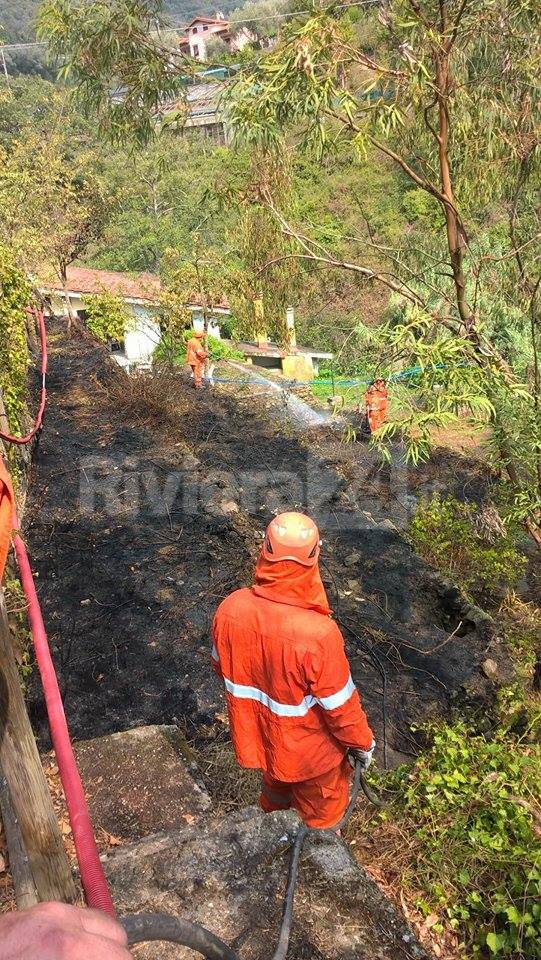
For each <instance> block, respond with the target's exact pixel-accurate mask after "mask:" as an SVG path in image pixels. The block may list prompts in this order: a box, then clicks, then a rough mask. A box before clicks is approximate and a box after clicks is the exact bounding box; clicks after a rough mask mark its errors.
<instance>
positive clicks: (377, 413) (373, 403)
mask: <svg viewBox="0 0 541 960" xmlns="http://www.w3.org/2000/svg"><path fill="white" fill-rule="evenodd" d="M364 402H365V405H366V415H367V417H368V423H369V425H370V433H375V432H376V430H378V429H379V427H381V426H382V425H383V424H384V423H385V421H386V419H387V408H388V406H389V394H388V392H387V388H386V386H385V380H384V379H383V377H378V378H377V379H376V380H374V382H373V383H372V384H371V385H370V386H369V388H368V390H367V391H366V393H365V395H364Z"/></svg>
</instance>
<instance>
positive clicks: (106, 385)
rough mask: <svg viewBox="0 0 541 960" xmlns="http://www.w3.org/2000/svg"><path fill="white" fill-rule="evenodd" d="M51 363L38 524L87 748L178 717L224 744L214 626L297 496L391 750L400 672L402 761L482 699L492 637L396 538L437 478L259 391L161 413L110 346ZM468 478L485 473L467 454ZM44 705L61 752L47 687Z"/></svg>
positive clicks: (57, 354)
mask: <svg viewBox="0 0 541 960" xmlns="http://www.w3.org/2000/svg"><path fill="white" fill-rule="evenodd" d="M50 352H51V360H50V378H49V408H48V416H47V421H46V427H45V431H44V434H43V437H42V440H41V445H40V450H39V454H38V458H37V461H36V464H35V466H34V471H33V477H32V483H31V492H30V498H29V502H28V511H27V525H28V531H27V533H28V538H29V543H30V549H31V555H32V557H33V561H34V568H35V569H36V570H37V572H38V575H39V580H38V582H39V584H40V597H41V600H42V603H43V609H44V614H45V619H46V624H47V627H48V631H49V636H50V639H51V642H52V645H53V649H54V654H55V659H56V662H57V665H58V668H59V675H60V677H61V682H62V686H63V689H64V693H65V697H66V709H67V714H68V717H69V722H70V726H71V729H72V732H73V734H74V736H75V738H76V739H88V738H90V737H93V736H96V735H99V734H103V733H108V732H112V731H118V730H124V729H127V728H129V727H133V726H138V725H143V724H151V723H178V722H181V723H182V722H184V723H186V725H187V726H188V728H190V729H191V731H192V732H193V731H195V734H196V735H197V736H198V737H200V738H205V737H207V738H209V739H212V738H213V737H214V736H215V733H216V730H215V725H214V718H215V713H216V711H222V710H223V700H222V694H221V690H220V687H219V685H218V683H217V681H216V680H215V678H214V676H213V674H212V671H211V670H210V668H209V663H208V642H209V629H210V623H211V618H212V615H213V612H214V610H215V608H216V606H217V604H218V603H219V601H220V599H221V598H222V597H223V596H224V595H225V594H226V593H228V592H229V591H230V590H232V589H234V588H236V587H238V586H241V585H244V584H246V583H248V582H249V580H250V576H251V571H252V568H253V560H254V558H255V556H256V553H257V550H258V545H259V542H260V539H261V535H262V531H263V529H264V527H265V525H266V523H267V522H268V520H269V518H270V516H271V514H272V513H273V512H274V511H275V510H276V509H280V508H283V507H291V506H292V505H294V506H297V507H300V508H304V509H308V510H309V511H310V512H311V513H312V514H313V515H314V516H315V517H316V518H317V519H318V520H319V522H320V525H321V528H322V530H323V532H324V543H325V546H324V553H323V555H324V557H325V560H326V567H325V568H324V574H325V577H326V579H327V582H328V588H329V594H330V597H331V603H332V604H333V606H334V607H335V609H336V611H337V612H338V613H339V615H340V617H342V618H343V619H344V620H345V621H347V622H348V624H349V625H350V626H353V629H354V630H355V631H356V632H357V633H358V636H359V638H360V639H359V640H355V639H354V638H353V637H352V636H351V635H348V637H347V643H348V652H349V655H350V657H351V661H352V668H353V673H354V678H355V680H356V681H357V683H358V685H359V688H360V690H361V692H362V695H363V699H364V702H365V706H366V708H367V711H368V713H369V715H370V718H371V721H372V723H373V725H374V727H375V729H376V732H377V735H378V741H379V743H380V744H381V743H382V739H383V738H382V734H383V710H382V704H383V698H382V694H383V679H382V670H383V671H384V675H385V682H386V687H387V696H386V705H387V746H388V757H389V761H390V762H394V761H396V760H397V759H400V758H401V757H403V756H405V755H407V754H409V753H411V752H412V751H414V750H415V746H416V744H415V741H414V739H413V737H412V734H411V733H410V732H409V726H410V724H411V723H412V722H418V721H419V720H422V719H426V718H427V717H429V716H432V715H433V714H434V713H435V712H436V711H447V710H448V708H449V704H450V701H451V699H452V698H456V696H457V694H459V693H460V691H461V690H463V687H464V685H465V684H468V683H469V682H470V681H471V680H474V681H475V683H474V686H475V687H476V689H477V687H478V686H479V685H478V683H477V678H478V676H479V670H478V667H479V664H480V662H481V661H482V660H483V658H484V653H485V650H486V647H487V643H488V634H487V630H486V629H485V627H484V625H482V624H476V623H475V622H474V620H475V618H474V619H471V618H470V613H468V611H467V610H466V609H465V608H464V605H463V604H462V602H461V600H460V598H458V595H457V593H456V591H454V590H453V589H452V587H450V586H446V585H442V583H441V582H440V580H439V578H437V577H435V575H434V574H433V572H432V571H431V570H430V569H428V568H427V567H426V565H424V564H423V563H422V562H421V561H420V560H419V559H418V558H417V557H416V556H415V555H414V554H413V553H412V551H411V550H410V548H409V547H408V546H407V544H406V543H405V541H404V540H403V539H402V537H401V535H400V533H399V532H398V531H397V530H396V529H395V528H394V527H393V524H397V525H399V524H400V523H402V522H403V520H404V517H405V513H406V511H407V508H408V505H409V504H411V502H412V496H413V493H414V492H416V491H417V490H418V488H419V486H421V487H422V486H423V484H426V483H427V482H429V483H432V482H433V477H432V475H431V476H430V477H429V478H428V480H427V477H426V475H423V474H409V473H408V472H407V471H405V470H403V469H402V468H400V469H399V468H398V467H397V468H394V469H393V470H392V471H391V472H390V473H389V472H387V473H385V472H384V473H381V472H379V473H378V471H377V470H376V468H375V463H374V459H373V455H372V454H370V453H369V452H368V451H367V449H366V447H363V446H362V445H360V444H357V445H355V448H354V450H352V448H351V447H350V448H345V447H344V445H342V444H340V443H338V442H337V440H336V437H335V436H330V435H326V434H325V433H319V434H316V433H312V434H311V435H310V436H309V435H304V436H301V435H299V433H298V432H293V431H292V430H291V429H290V428H288V427H287V425H286V424H285V423H284V422H283V418H282V416H281V413H280V406H279V401H277V400H276V399H273V398H270V399H269V398H268V396H266V395H264V394H263V395H257V394H255V392H254V391H253V390H250V391H248V390H246V389H243V390H237V389H235V390H234V389H233V388H229V387H228V388H226V387H216V388H215V389H214V390H213V392H212V393H206V392H201V393H198V394H195V393H194V392H193V391H192V390H191V388H190V386H189V384H188V382H187V381H184V380H183V379H182V378H177V381H176V386H175V388H174V391H175V399H174V404H173V405H171V403H169V405H168V406H167V405H166V404H161V403H160V396H159V389H158V391H157V390H156V386H154V387H153V388H152V389H151V390H150V393H149V395H148V396H147V401H146V402H147V409H146V410H145V406H144V404H142V403H141V396H140V395H138V396H137V397H135V396H134V395H133V392H134V390H135V389H136V386H134V385H133V382H132V381H129V380H128V379H127V378H125V376H124V374H122V373H121V372H120V371H118V370H117V369H115V368H114V367H113V365H112V364H111V362H110V361H109V359H108V358H107V356H106V354H105V353H104V352H103V351H102V350H101V349H100V348H98V347H95V346H93V345H92V344H90V343H89V342H88V341H86V340H79V339H72V340H70V341H66V340H65V336H64V333H63V331H61V329H60V328H59V327H57V328H55V329H54V330H53V331H52V336H51V351H50ZM137 389H138V388H137ZM153 411H155V412H154V422H153V424H152V426H153V429H152V430H151V429H149V424H151V423H152V418H153ZM459 467H460V469H459ZM461 470H462V473H461ZM453 479H454V483H455V484H457V483H463V484H465V483H468V482H470V478H469V475H468V469H467V464H466V462H464V464H462V465H460V464H458V465H457V464H455V470H454V473H453ZM444 482H445V481H444ZM391 521H392V522H391ZM461 620H465V621H466V622H465V623H464V624H463V625H462V627H461V628H460V629H459V630H458V633H463V634H464V636H463V637H461V638H460V637H459V636H458V635H455V636H454V637H451V638H450V634H451V632H452V631H453V630H455V628H456V627H457V625H458V624H459V622H460V621H461ZM431 650H434V652H433V653H430V652H429V651H431ZM374 656H375V657H376V658H377V659H378V661H379V663H380V664H381V666H379V667H378V666H376V665H375V664H374V662H373V658H374ZM371 657H372V659H371ZM485 692H486V691H485V690H484V688H483V687H482V684H481V685H480V686H479V690H478V693H480V695H484V693H485ZM32 709H33V712H34V717H35V719H36V721H37V724H38V729H39V730H40V732H41V735H42V738H43V742H44V745H45V743H46V741H47V735H46V728H45V723H44V715H43V707H42V701H41V694H40V692H39V689H38V687H37V685H35V686H34V688H33V690H32Z"/></svg>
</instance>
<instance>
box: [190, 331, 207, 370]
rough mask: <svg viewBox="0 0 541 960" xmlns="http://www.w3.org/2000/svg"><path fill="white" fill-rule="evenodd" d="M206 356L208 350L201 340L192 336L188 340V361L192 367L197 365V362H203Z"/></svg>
mask: <svg viewBox="0 0 541 960" xmlns="http://www.w3.org/2000/svg"><path fill="white" fill-rule="evenodd" d="M206 358H207V351H206V350H205V348H204V347H203V346H202V344H201V340H198V339H197V337H192V338H191V340H188V343H187V344H186V363H189V365H190V366H191V367H195V366H196V364H198V363H202V361H203V360H206Z"/></svg>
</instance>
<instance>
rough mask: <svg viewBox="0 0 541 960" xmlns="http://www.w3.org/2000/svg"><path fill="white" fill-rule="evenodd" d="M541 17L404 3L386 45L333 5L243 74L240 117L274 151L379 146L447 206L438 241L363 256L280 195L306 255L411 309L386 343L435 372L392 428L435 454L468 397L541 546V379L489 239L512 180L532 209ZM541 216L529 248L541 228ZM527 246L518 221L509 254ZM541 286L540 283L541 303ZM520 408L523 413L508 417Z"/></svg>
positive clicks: (435, 233) (279, 216)
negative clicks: (511, 354)
mask: <svg viewBox="0 0 541 960" xmlns="http://www.w3.org/2000/svg"><path fill="white" fill-rule="evenodd" d="M539 18H540V14H539V9H538V8H536V9H534V8H532V7H531V6H530V5H529V4H528V3H526V2H521V0H517V2H514V3H513V4H511V5H510V6H509V7H508V8H506V10H505V11H502V10H500V9H499V8H498V10H496V9H495V8H494V7H493V5H492V4H491V3H489V2H486V0H465V2H464V0H463V2H458V0H457V2H455V0H450V2H446V0H443V2H439V3H435V2H433V0H426V2H424V3H419V2H417V0H397V2H395V3H393V4H391V5H389V7H388V8H386V11H385V13H384V14H383V16H382V18H381V19H382V20H383V27H384V29H383V34H382V38H381V40H380V43H379V45H378V52H377V54H374V52H373V50H372V51H368V50H366V49H364V47H363V44H362V41H360V42H358V41H357V38H356V36H355V33H354V31H352V29H351V24H350V23H349V22H346V23H344V22H343V21H341V20H340V19H338V18H336V16H334V15H333V14H332V13H329V12H325V11H322V12H319V13H316V14H314V16H312V17H310V18H309V19H308V20H307V21H306V22H305V23H303V24H302V25H301V26H294V27H292V28H290V29H289V31H287V34H286V36H285V39H284V41H283V43H282V44H281V45H280V46H279V47H278V48H277V49H276V51H274V52H273V53H271V54H270V55H269V56H268V57H266V58H261V59H259V60H258V61H257V62H256V63H255V64H254V65H253V67H252V69H251V70H247V71H245V72H244V74H242V75H241V76H240V78H239V79H238V81H237V84H236V90H235V100H234V102H233V104H232V107H231V116H232V120H233V123H234V124H235V125H236V127H237V128H238V129H239V130H241V131H242V133H243V135H244V138H245V139H246V140H248V142H252V143H256V144H258V145H260V146H262V147H264V148H266V149H268V150H272V149H276V148H281V145H282V143H283V139H284V135H288V136H290V137H291V136H294V137H295V138H296V139H297V142H298V144H299V149H304V150H309V149H314V148H315V149H316V150H317V151H319V153H320V154H323V153H325V152H327V151H329V150H334V151H337V150H343V149H344V148H345V149H348V150H349V149H351V148H352V149H353V150H354V151H356V152H357V153H358V154H360V155H361V156H366V154H367V151H368V150H375V151H376V152H377V153H379V154H380V155H381V156H382V157H383V158H386V159H387V160H390V161H392V163H394V164H395V165H396V167H397V169H398V170H399V171H401V174H403V175H405V176H406V178H408V179H409V181H410V182H411V185H412V187H415V188H416V189H417V190H420V191H421V192H422V194H423V195H425V196H426V197H427V201H429V202H430V203H433V204H434V205H435V206H434V215H433V216H432V214H431V215H430V219H431V220H432V219H433V222H434V226H435V227H436V230H431V237H430V244H426V245H425V248H424V249H422V250H420V251H412V250H408V249H407V246H406V245H403V246H402V248H397V247H393V248H392V249H388V248H385V246H384V245H383V244H382V243H380V242H379V241H378V238H377V237H374V236H372V237H371V238H370V240H369V241H368V243H366V247H368V249H369V250H371V252H372V256H370V254H369V255H368V257H365V261H364V262H362V261H361V262H359V260H350V259H349V258H348V259H346V258H343V257H341V256H338V257H337V256H336V255H333V253H332V252H331V251H330V250H329V248H328V245H326V244H323V243H321V242H320V241H319V240H317V239H316V238H315V237H314V235H313V232H312V231H310V229H307V228H306V227H304V226H302V225H299V224H298V223H295V222H292V221H291V220H290V219H288V218H287V217H286V216H284V214H283V212H282V211H281V210H280V209H279V207H278V206H277V205H275V204H274V203H273V202H272V201H270V200H269V202H268V204H267V205H268V208H269V210H271V212H272V213H273V215H274V216H275V218H276V220H277V222H278V223H279V224H280V226H281V229H282V231H283V232H284V233H285V234H286V235H287V236H288V237H289V238H294V239H295V240H296V242H297V245H298V256H299V258H301V259H303V260H305V261H308V262H311V263H314V264H316V263H320V264H326V265H328V266H332V267H336V268H340V269H342V270H347V271H350V272H353V273H357V274H358V275H359V276H361V277H364V278H366V280H369V281H371V282H373V283H378V284H382V285H383V286H385V287H386V288H387V289H388V290H390V291H391V292H392V294H393V296H394V299H395V301H396V302H397V305H398V307H399V310H400V313H401V315H402V319H401V321H400V323H398V324H395V325H394V327H392V328H390V329H388V330H387V331H386V336H384V337H383V338H382V339H383V341H384V346H385V350H386V352H387V355H389V348H391V356H392V357H394V358H395V359H396V360H399V359H400V360H402V361H403V362H404V363H408V364H415V363H418V364H420V365H421V366H422V367H423V369H424V371H425V374H426V377H425V385H424V389H423V392H422V403H421V404H420V405H419V404H418V405H416V406H417V409H416V407H415V405H412V407H411V409H410V411H409V414H408V416H407V418H406V419H405V420H404V421H403V422H402V423H401V424H398V423H394V424H389V425H387V427H385V428H383V429H382V431H381V436H380V439H382V440H386V439H389V438H390V437H391V436H394V435H396V433H397V432H398V431H399V430H400V431H402V432H405V433H406V436H407V439H408V441H409V449H410V452H411V455H412V456H413V457H414V458H415V457H416V458H418V457H419V456H420V455H426V453H427V452H428V449H429V446H430V440H431V430H432V428H433V427H434V426H441V425H446V424H448V423H449V422H451V421H452V420H453V419H454V418H457V416H458V415H459V413H460V411H461V410H463V409H464V408H465V407H467V408H469V409H471V410H472V411H473V413H474V414H475V415H477V416H479V415H483V416H484V417H485V418H487V419H489V420H490V421H491V423H492V425H493V427H494V431H493V436H494V439H495V440H496V449H497V453H498V458H499V462H500V464H501V465H502V466H503V467H504V468H505V470H506V472H507V475H508V478H509V483H510V487H511V490H512V496H513V498H514V501H515V504H514V506H515V514H518V513H521V514H522V518H523V519H524V521H525V523H526V525H527V526H528V529H529V531H530V533H531V534H532V536H534V537H535V539H536V540H537V542H538V543H541V512H540V506H541V487H540V485H539V476H538V473H537V470H536V469H532V466H533V465H532V459H533V461H534V465H535V460H536V456H535V455H536V453H537V452H538V450H539V434H538V431H537V427H538V420H537V419H536V418H537V412H536V411H538V408H539V397H538V379H539V378H538V374H536V375H535V376H534V378H533V382H530V383H529V385H528V387H526V386H525V385H521V384H520V383H519V382H518V378H517V375H516V373H515V371H514V370H513V368H512V366H511V364H510V363H509V360H508V358H507V357H506V356H505V354H504V353H503V352H502V351H501V350H500V349H499V348H498V345H497V343H496V341H495V338H494V336H493V329H491V328H492V323H491V320H492V318H491V316H490V312H488V313H487V315H485V316H481V315H480V314H479V302H480V293H481V292H483V294H484V296H485V299H486V300H488V299H489V298H490V281H487V276H486V274H485V275H484V267H485V264H486V261H487V259H488V260H490V257H489V258H487V256H486V254H485V252H484V251H483V249H482V240H483V230H485V231H486V230H487V229H488V226H489V224H488V217H487V212H488V211H487V204H490V205H491V206H492V207H494V206H495V205H497V206H499V207H504V206H505V204H506V202H508V197H507V196H506V188H505V184H506V183H508V182H509V181H510V180H511V182H514V183H517V184H520V190H521V195H522V197H523V201H524V202H525V203H526V205H527V201H526V194H527V190H528V188H527V183H528V181H527V180H526V178H523V180H522V181H521V180H520V169H521V164H522V158H523V156H524V152H525V151H524V143H523V142H522V140H521V138H520V136H518V134H519V131H520V130H522V129H525V130H526V131H527V137H526V138H522V139H527V140H529V142H530V143H531V150H530V151H529V154H528V156H529V159H528V164H529V166H530V168H531V169H532V173H531V174H530V177H533V178H534V179H535V175H534V174H533V169H535V170H537V171H538V170H539V151H538V147H537V143H538V137H536V133H535V131H536V130H537V131H538V128H539V109H538V106H539V95H538V94H536V92H535V91H536V84H535V73H536V67H535V64H536V63H537V62H538V61H539V54H540V45H539V44H540V41H539V35H540V33H539V23H540V19H539ZM504 27H505V29H504ZM509 61H510V63H509ZM526 91H527V92H526ZM513 102H515V103H516V102H519V103H522V104H523V111H522V112H523V117H522V121H521V124H520V125H517V124H516V123H515V124H514V125H513V123H512V120H511V118H512V109H511V104H512V103H513ZM288 131H289V133H288ZM517 177H518V179H517ZM529 183H530V185H531V183H532V180H531V179H530V180H529ZM480 184H482V187H481V189H480ZM530 189H531V187H530ZM530 197H531V194H530ZM436 209H439V212H440V217H439V219H438V217H437V216H436V213H435V211H436ZM427 210H430V207H427ZM534 219H535V220H536V222H535V224H532V225H531V226H530V235H529V237H528V238H527V239H524V240H523V243H525V244H526V246H528V245H530V244H533V242H534V239H535V238H536V237H537V236H538V235H539V233H540V230H539V220H538V218H534ZM438 224H441V227H440V228H439V230H438V229H437V228H438ZM511 226H513V222H512V223H511ZM514 226H515V227H516V224H514ZM515 234H516V229H515ZM516 250H517V247H516V244H515V243H514V241H513V230H512V229H510V230H509V231H508V235H507V238H506V252H505V254H504V260H505V258H512V257H513V256H514V255H515V252H516ZM375 260H376V261H377V262H376V264H375ZM378 263H379V265H378ZM494 266H495V264H494ZM537 290H538V285H537V286H536V281H535V279H534V280H533V282H532V280H530V282H529V283H528V291H529V295H530V296H531V295H532V293H535V297H534V300H535V302H537ZM520 306H521V305H520V304H519V307H520ZM535 309H536V308H535ZM536 324H537V321H536V322H535V323H534V325H533V326H536ZM532 329H533V328H532ZM533 340H534V341H535V335H534V336H533ZM529 349H530V352H532V351H533V344H532V343H530V347H529ZM536 369H537V364H536ZM419 407H420V409H419ZM510 409H514V410H518V411H519V413H520V416H519V417H518V418H517V417H516V416H515V418H513V419H512V420H511V421H509V419H508V412H509V410H510ZM517 419H518V420H520V422H521V424H522V429H521V430H520V436H518V435H517V430H516V429H515V427H516V422H517ZM532 442H533V445H534V446H533V449H532ZM532 452H533V454H534V456H533V458H532Z"/></svg>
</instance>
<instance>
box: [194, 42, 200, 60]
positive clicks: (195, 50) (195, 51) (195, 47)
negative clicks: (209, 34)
mask: <svg viewBox="0 0 541 960" xmlns="http://www.w3.org/2000/svg"><path fill="white" fill-rule="evenodd" d="M193 55H194V57H195V58H196V59H197V57H198V56H199V47H198V46H197V44H195V45H194V47H193Z"/></svg>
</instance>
